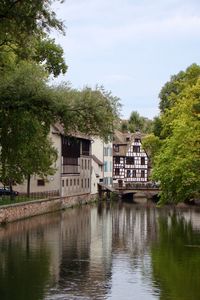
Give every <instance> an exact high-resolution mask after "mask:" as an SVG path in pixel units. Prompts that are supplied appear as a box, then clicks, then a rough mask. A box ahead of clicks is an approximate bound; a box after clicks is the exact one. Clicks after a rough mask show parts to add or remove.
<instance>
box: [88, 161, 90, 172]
mask: <svg viewBox="0 0 200 300" xmlns="http://www.w3.org/2000/svg"><path fill="white" fill-rule="evenodd" d="M89 169H90V161H89V160H88V170H89Z"/></svg>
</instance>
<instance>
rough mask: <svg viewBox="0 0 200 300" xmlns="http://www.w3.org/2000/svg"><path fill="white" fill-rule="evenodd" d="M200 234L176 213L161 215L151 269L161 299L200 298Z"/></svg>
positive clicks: (153, 246)
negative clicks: (166, 215)
mask: <svg viewBox="0 0 200 300" xmlns="http://www.w3.org/2000/svg"><path fill="white" fill-rule="evenodd" d="M199 247H200V233H199V232H197V231H196V232H195V231H194V230H193V228H192V226H191V223H187V222H186V221H185V220H184V219H183V217H180V216H178V215H177V214H176V213H173V214H172V215H170V216H169V217H168V218H167V217H161V218H159V238H158V240H157V242H154V243H153V245H152V249H151V253H152V268H153V269H152V272H153V280H154V284H155V287H159V288H160V300H166V299H176V300H188V299H199V295H200V285H199V278H200V248H199Z"/></svg>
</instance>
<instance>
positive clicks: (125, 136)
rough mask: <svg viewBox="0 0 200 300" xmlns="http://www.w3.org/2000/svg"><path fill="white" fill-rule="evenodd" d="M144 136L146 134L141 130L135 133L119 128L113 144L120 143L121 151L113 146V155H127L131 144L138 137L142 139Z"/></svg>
mask: <svg viewBox="0 0 200 300" xmlns="http://www.w3.org/2000/svg"><path fill="white" fill-rule="evenodd" d="M143 137H144V134H142V133H141V132H139V131H136V132H135V133H130V132H125V133H123V132H121V131H119V130H116V131H115V133H114V139H113V144H114V145H120V147H119V151H115V149H114V148H113V155H115V156H126V153H127V151H128V149H129V147H130V146H131V144H132V143H133V142H134V140H135V139H136V138H138V139H140V140H141V139H142V138H143Z"/></svg>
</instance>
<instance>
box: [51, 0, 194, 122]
mask: <svg viewBox="0 0 200 300" xmlns="http://www.w3.org/2000/svg"><path fill="white" fill-rule="evenodd" d="M53 8H54V10H55V12H56V14H57V17H58V18H59V19H62V20H63V21H64V24H65V26H66V34H65V36H61V35H59V34H58V33H56V34H55V33H54V34H53V36H54V37H55V39H56V43H59V44H60V45H61V46H62V47H63V49H64V53H65V60H66V63H67V65H68V71H67V73H66V74H65V75H64V76H60V77H59V79H57V80H58V81H69V82H71V84H72V86H73V87H74V88H82V87H84V86H86V85H87V86H90V87H92V88H94V87H95V86H96V85H97V84H98V85H103V86H104V88H105V89H106V90H109V91H111V92H112V94H113V95H114V96H117V97H119V98H120V99H121V103H122V112H121V117H122V118H129V116H130V113H131V112H132V111H138V112H139V114H140V115H142V116H144V117H147V118H150V119H152V118H153V117H154V116H156V115H158V114H159V108H158V107H159V98H158V95H159V92H160V90H161V88H162V86H163V85H164V84H165V83H166V82H167V81H168V80H169V79H170V76H171V75H173V74H177V73H178V72H179V71H181V70H185V69H186V68H187V67H188V66H189V65H191V64H192V63H197V64H200V1H199V0H65V2H64V3H63V4H58V3H57V4H55V5H54V7H53Z"/></svg>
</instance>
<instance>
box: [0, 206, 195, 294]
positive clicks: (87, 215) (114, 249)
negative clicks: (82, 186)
mask: <svg viewBox="0 0 200 300" xmlns="http://www.w3.org/2000/svg"><path fill="white" fill-rule="evenodd" d="M0 299H1V300H8V299H9V300H39V299H41V300H61V299H67V300H68V299H69V300H71V299H73V300H74V299H77V300H82V299H84V300H87V299H95V300H96V299H114V300H118V299H119V300H124V299H125V300H126V299H135V300H140V299H142V300H143V299H144V300H152V299H161V300H172V299H173V300H197V299H200V211H198V210H194V209H190V210H183V209H182V210H171V209H167V208H162V209H155V208H145V207H137V206H135V205H134V204H104V205H101V206H96V205H94V206H84V207H82V208H74V209H68V210H66V211H64V212H60V213H56V214H49V215H45V216H40V217H34V218H31V219H29V220H24V221H20V222H15V223H13V224H8V225H7V226H6V227H0Z"/></svg>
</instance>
